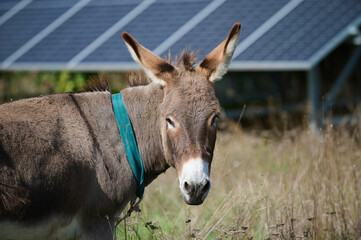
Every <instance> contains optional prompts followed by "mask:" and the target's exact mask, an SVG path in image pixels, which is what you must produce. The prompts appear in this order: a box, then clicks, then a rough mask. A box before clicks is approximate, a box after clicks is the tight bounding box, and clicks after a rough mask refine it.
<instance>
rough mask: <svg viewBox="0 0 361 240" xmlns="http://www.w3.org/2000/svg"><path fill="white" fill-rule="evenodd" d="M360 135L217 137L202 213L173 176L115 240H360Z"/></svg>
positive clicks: (150, 190) (226, 133)
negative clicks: (187, 201) (188, 202)
mask: <svg viewBox="0 0 361 240" xmlns="http://www.w3.org/2000/svg"><path fill="white" fill-rule="evenodd" d="M360 133H361V131H360V127H356V128H354V129H353V130H350V129H348V130H346V129H345V128H342V127H341V128H338V129H334V128H333V127H331V126H329V127H328V128H327V129H325V130H324V131H323V133H322V134H317V133H313V132H308V131H305V130H303V131H302V130H293V131H288V132H282V133H280V132H278V133H277V132H273V133H272V134H270V133H268V132H265V131H263V132H259V133H245V132H243V131H242V130H241V129H239V128H237V126H235V124H233V125H232V126H230V127H228V128H227V129H226V130H223V131H220V132H219V134H218V138H217V144H216V150H215V156H214V159H213V164H212V173H211V181H212V188H211V191H210V193H209V195H208V198H207V199H206V201H205V202H204V203H203V204H202V205H201V206H196V207H192V206H188V205H186V204H185V203H184V202H183V200H182V199H181V196H180V192H179V189H178V182H177V177H176V175H175V171H174V170H173V169H170V170H168V171H167V173H166V174H163V175H161V176H159V177H158V179H156V180H155V181H154V182H153V183H152V184H151V185H150V186H149V187H147V188H146V190H145V197H144V200H143V202H142V203H141V205H140V208H141V210H142V212H141V213H135V214H133V215H132V216H131V217H130V218H128V219H127V221H126V223H121V224H120V225H119V227H118V232H117V239H125V238H127V239H361V203H360V200H361V181H360V178H361V148H360V145H361V141H360V140H361V136H360Z"/></svg>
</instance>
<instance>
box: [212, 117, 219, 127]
mask: <svg viewBox="0 0 361 240" xmlns="http://www.w3.org/2000/svg"><path fill="white" fill-rule="evenodd" d="M217 118H218V115H215V116H214V117H213V118H212V121H211V127H216V126H217V122H216V120H217Z"/></svg>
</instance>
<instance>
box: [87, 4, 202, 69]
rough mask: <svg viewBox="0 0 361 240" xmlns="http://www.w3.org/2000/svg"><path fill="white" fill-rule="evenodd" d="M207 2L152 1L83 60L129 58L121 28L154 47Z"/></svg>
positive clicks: (111, 60) (104, 60)
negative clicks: (122, 38) (152, 2)
mask: <svg viewBox="0 0 361 240" xmlns="http://www.w3.org/2000/svg"><path fill="white" fill-rule="evenodd" d="M207 3H209V1H185V2H171V1H170V2H166V1H164V2H159V3H154V4H152V5H151V6H150V7H149V8H148V9H146V10H145V11H144V12H143V13H141V14H140V15H139V16H137V18H136V19H134V20H133V21H131V22H130V23H129V24H127V25H126V26H125V27H124V28H123V29H122V30H120V31H119V32H118V33H116V34H114V36H113V37H111V38H110V39H109V40H108V41H106V42H105V43H104V44H103V45H102V46H101V47H99V48H98V49H97V50H96V51H94V52H93V53H92V54H90V55H89V56H88V57H87V58H85V59H84V61H83V62H133V60H132V58H131V56H130V54H129V53H128V50H127V48H126V47H125V45H124V44H123V42H122V40H121V32H123V31H127V32H129V33H130V34H131V35H133V36H134V37H135V38H136V39H137V40H138V41H139V42H140V43H141V44H143V45H144V46H146V47H147V48H149V49H154V48H156V47H157V46H158V45H159V44H160V43H161V42H162V41H164V40H165V39H166V38H167V37H168V36H170V35H171V34H172V33H173V32H174V31H176V30H177V29H178V28H179V27H181V26H182V25H183V24H184V23H185V22H187V21H188V20H189V19H190V18H191V17H192V16H193V15H194V14H196V13H197V12H198V11H200V10H201V9H202V8H203V7H204V6H205V5H206V4H207Z"/></svg>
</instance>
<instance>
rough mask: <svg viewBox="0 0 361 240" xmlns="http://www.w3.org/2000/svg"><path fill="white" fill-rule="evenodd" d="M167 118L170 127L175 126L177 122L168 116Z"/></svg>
mask: <svg viewBox="0 0 361 240" xmlns="http://www.w3.org/2000/svg"><path fill="white" fill-rule="evenodd" d="M165 120H166V121H167V123H168V127H171V128H175V124H174V122H173V121H172V120H171V119H170V118H166V119H165Z"/></svg>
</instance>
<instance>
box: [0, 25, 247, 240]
mask: <svg viewBox="0 0 361 240" xmlns="http://www.w3.org/2000/svg"><path fill="white" fill-rule="evenodd" d="M240 27H241V25H240V24H239V23H236V24H235V25H234V26H233V28H232V29H231V32H230V33H229V35H228V37H227V38H226V40H225V41H223V42H222V43H221V44H220V45H219V46H218V47H216V48H215V49H214V50H213V51H212V52H211V53H210V54H209V55H208V56H207V57H206V58H205V59H204V60H203V61H202V62H201V63H200V65H198V66H195V65H194V64H195V61H196V59H195V55H193V54H190V53H189V52H184V53H182V55H181V57H180V58H179V61H178V63H177V64H175V65H172V64H171V63H169V62H167V61H166V60H163V59H161V58H160V57H158V56H157V55H155V54H154V53H152V52H151V51H150V50H148V49H146V48H144V47H143V46H142V45H140V44H139V43H138V42H137V41H136V40H135V39H134V38H133V37H131V36H130V35H129V34H128V33H123V34H122V37H123V39H124V41H125V43H126V45H127V47H128V49H129V51H130V53H131V55H132V57H133V58H134V60H135V61H136V62H138V63H139V64H140V65H141V66H142V68H143V69H144V71H145V73H146V75H147V77H148V78H149V79H150V80H151V83H149V84H148V85H140V86H134V87H129V88H126V89H124V90H123V91H121V94H122V97H123V100H124V105H125V107H126V110H127V112H128V115H129V119H130V121H131V125H132V127H133V130H134V135H135V138H136V142H137V145H138V150H139V154H140V156H141V158H142V161H143V165H144V185H145V186H147V185H148V184H150V183H151V182H152V181H153V180H154V179H155V178H156V177H157V176H158V175H159V174H161V173H163V172H165V171H166V170H167V169H168V168H169V167H174V168H175V169H176V172H177V175H178V178H179V187H180V191H181V193H182V196H183V198H184V201H185V202H186V203H187V204H191V205H199V204H201V203H202V202H203V201H204V199H205V198H206V196H207V194H208V192H209V189H210V186H211V183H210V177H209V174H210V170H211V163H212V157H213V150H214V146H215V141H216V118H217V116H218V114H219V111H220V106H219V103H218V100H217V98H216V96H215V93H214V87H213V83H214V81H216V80H219V79H221V78H222V76H223V75H224V74H225V73H226V71H227V68H228V65H229V63H230V61H231V58H232V55H233V52H234V50H235V48H236V45H237V42H238V38H239V32H240ZM97 84H98V85H97V86H93V88H95V89H96V91H92V92H81V93H60V94H52V95H47V96H43V97H37V98H31V99H25V100H19V101H15V102H11V103H6V104H3V105H0V112H1V115H0V239H112V238H113V234H114V231H115V221H116V220H115V219H116V217H117V216H119V214H120V213H121V212H122V211H123V210H124V208H125V207H126V205H127V204H128V203H129V202H130V201H131V200H132V199H134V198H135V195H136V192H137V186H138V185H137V182H136V179H135V177H134V174H133V172H132V169H131V166H130V164H129V162H128V160H127V155H126V151H125V147H124V144H123V143H122V140H124V139H122V138H121V136H120V134H119V129H118V125H117V119H116V117H115V113H114V111H113V105H112V96H111V93H110V91H109V89H108V87H107V84H106V83H105V81H100V82H98V83H97ZM120 127H122V126H120ZM123 142H124V141H123Z"/></svg>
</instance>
